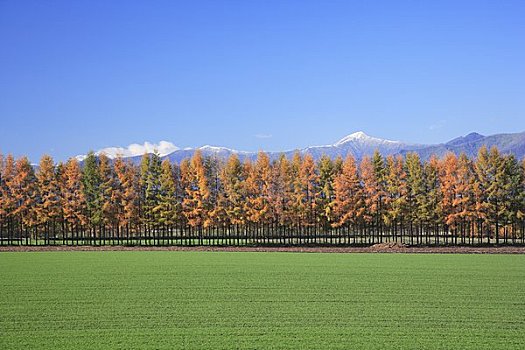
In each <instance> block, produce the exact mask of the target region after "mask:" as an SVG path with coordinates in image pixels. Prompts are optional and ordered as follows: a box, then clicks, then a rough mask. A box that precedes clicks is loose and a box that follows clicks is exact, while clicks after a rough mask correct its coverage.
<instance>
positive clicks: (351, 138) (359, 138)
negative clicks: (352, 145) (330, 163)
mask: <svg viewBox="0 0 525 350" xmlns="http://www.w3.org/2000/svg"><path fill="white" fill-rule="evenodd" d="M348 142H375V143H400V142H399V141H391V140H385V139H380V138H377V137H373V136H369V135H367V134H366V133H365V132H363V131H357V132H354V133H352V134H350V135H347V136H345V137H343V138H342V139H341V140H339V141H337V142H336V143H335V144H334V146H341V145H344V144H345V143H348Z"/></svg>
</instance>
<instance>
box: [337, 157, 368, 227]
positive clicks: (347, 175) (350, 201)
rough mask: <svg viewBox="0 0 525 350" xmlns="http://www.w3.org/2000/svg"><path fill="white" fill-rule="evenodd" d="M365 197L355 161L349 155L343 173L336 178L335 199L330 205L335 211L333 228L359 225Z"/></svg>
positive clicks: (344, 163)
mask: <svg viewBox="0 0 525 350" xmlns="http://www.w3.org/2000/svg"><path fill="white" fill-rule="evenodd" d="M363 195H364V193H363V189H362V187H361V182H360V179H359V175H358V171H357V165H356V162H355V159H354V157H353V156H352V155H351V154H348V155H347V157H346V158H345V160H344V162H343V166H342V169H341V172H340V173H338V174H336V175H335V178H334V198H333V200H332V202H331V204H330V206H331V208H332V211H333V218H332V220H331V221H332V226H334V227H338V226H344V225H347V224H357V223H358V222H359V221H360V219H362V218H363V216H364V211H365V205H364V198H363Z"/></svg>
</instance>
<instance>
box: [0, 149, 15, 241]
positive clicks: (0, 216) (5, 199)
mask: <svg viewBox="0 0 525 350" xmlns="http://www.w3.org/2000/svg"><path fill="white" fill-rule="evenodd" d="M2 163H3V164H2V173H1V175H2V176H1V178H0V180H1V181H0V220H2V224H4V225H7V231H10V230H12V229H13V225H14V211H15V209H16V205H17V203H16V199H15V196H14V195H13V194H12V191H13V187H14V186H15V184H14V179H15V175H16V170H15V159H14V157H13V155H12V154H8V155H7V157H6V158H5V160H4V161H3V162H2Z"/></svg>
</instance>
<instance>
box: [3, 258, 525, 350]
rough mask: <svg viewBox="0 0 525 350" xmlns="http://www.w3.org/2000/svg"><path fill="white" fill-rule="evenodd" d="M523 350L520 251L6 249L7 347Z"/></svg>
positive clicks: (524, 283)
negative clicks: (467, 252)
mask: <svg viewBox="0 0 525 350" xmlns="http://www.w3.org/2000/svg"><path fill="white" fill-rule="evenodd" d="M37 348H42V349H79V348H89V349H102V348H105V349H146V348H149V349H174V348H195V349H206V348H216V349H233V348H238V349H266V348H276V349H280V348H309V349H329V348H334V349H335V348H338V349H352V348H353V349H355V348H370V349H377V348H397V349H407V348H412V349H453V348H456V349H523V348H525V256H524V255H423V254H418V255H416V254H316V253H310V254H305V253H303V254H301V253H237V252H233V253H226V252H221V253H218V252H153V251H151V252H138V251H137V252H38V253H0V349H37Z"/></svg>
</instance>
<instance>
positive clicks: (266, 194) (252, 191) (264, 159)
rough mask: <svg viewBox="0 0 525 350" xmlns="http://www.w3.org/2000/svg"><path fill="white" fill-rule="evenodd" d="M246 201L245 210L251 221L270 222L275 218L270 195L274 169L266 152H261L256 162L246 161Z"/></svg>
mask: <svg viewBox="0 0 525 350" xmlns="http://www.w3.org/2000/svg"><path fill="white" fill-rule="evenodd" d="M245 169H246V173H247V175H246V181H245V191H246V203H245V211H246V215H247V218H248V220H249V221H251V222H254V223H263V224H265V223H269V222H270V221H271V219H272V218H273V210H272V208H271V202H270V195H271V183H272V179H271V176H272V170H271V166H270V158H269V157H268V155H267V154H266V153H264V152H259V154H258V155H257V160H256V161H255V163H251V162H249V161H248V162H246V163H245Z"/></svg>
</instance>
